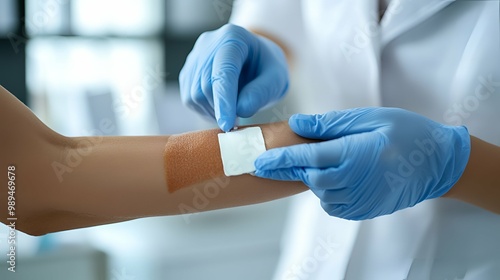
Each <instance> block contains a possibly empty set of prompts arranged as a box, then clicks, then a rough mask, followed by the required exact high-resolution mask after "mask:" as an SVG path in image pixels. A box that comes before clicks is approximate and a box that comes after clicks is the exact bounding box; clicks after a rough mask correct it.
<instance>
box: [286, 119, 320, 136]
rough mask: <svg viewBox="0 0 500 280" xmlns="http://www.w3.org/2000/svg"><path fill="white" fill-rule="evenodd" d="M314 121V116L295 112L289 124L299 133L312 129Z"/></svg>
mask: <svg viewBox="0 0 500 280" xmlns="http://www.w3.org/2000/svg"><path fill="white" fill-rule="evenodd" d="M314 123H315V122H314V116H311V115H303V114H295V115H293V116H291V117H290V119H289V120H288V125H289V126H290V128H291V129H292V130H293V131H294V132H295V133H297V134H301V133H304V132H308V131H310V130H311V127H312V126H314Z"/></svg>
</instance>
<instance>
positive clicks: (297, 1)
mask: <svg viewBox="0 0 500 280" xmlns="http://www.w3.org/2000/svg"><path fill="white" fill-rule="evenodd" d="M230 22H231V23H233V24H236V25H239V26H242V27H244V28H246V29H249V30H258V31H261V32H265V33H266V34H269V35H270V36H273V37H274V38H276V39H277V40H280V43H282V44H283V45H284V46H285V47H286V48H287V49H288V51H290V52H291V53H292V54H294V53H297V52H298V50H299V47H300V42H301V41H302V40H303V34H304V32H303V25H302V12H301V0H235V2H234V5H233V11H232V14H231V18H230Z"/></svg>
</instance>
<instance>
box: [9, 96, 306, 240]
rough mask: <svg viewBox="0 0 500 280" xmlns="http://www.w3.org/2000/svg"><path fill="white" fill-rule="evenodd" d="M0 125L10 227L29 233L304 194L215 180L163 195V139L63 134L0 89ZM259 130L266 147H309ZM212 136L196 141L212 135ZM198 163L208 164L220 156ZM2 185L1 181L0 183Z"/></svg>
mask: <svg viewBox="0 0 500 280" xmlns="http://www.w3.org/2000/svg"><path fill="white" fill-rule="evenodd" d="M0 127H1V128H2V136H1V142H0V152H1V153H0V154H1V157H0V168H2V170H3V171H4V172H7V168H8V166H15V168H16V171H15V174H16V180H15V183H16V193H15V199H16V217H17V218H18V220H17V222H16V228H17V229H18V230H21V231H23V232H25V233H28V234H31V235H43V234H46V233H50V232H56V231H62V230H69V229H76V228H83V227H89V226H95V225H102V224H109V223H115V222H121V221H127V220H131V219H137V218H142V217H150V216H163V215H176V214H183V213H189V212H200V211H207V210H213V209H220V208H227V207H234V206H240V205H248V204H254V203H260V202H265V201H269V200H273V199H278V198H282V197H286V196H290V195H293V194H296V193H299V192H302V191H305V190H307V187H306V186H305V185H303V184H302V183H301V182H279V181H271V180H266V179H262V178H257V177H254V176H251V175H242V176H235V177H225V176H224V175H215V176H212V177H211V179H210V180H205V181H203V182H198V183H196V184H193V185H189V186H186V187H185V188H183V189H181V190H178V191H175V192H173V193H169V192H168V190H167V185H166V180H165V169H164V159H163V152H164V149H165V145H166V143H167V141H168V139H169V136H152V137H75V138H70V137H64V136H62V135H59V134H57V133H55V132H54V131H52V130H51V129H49V128H48V127H47V126H45V125H44V124H43V123H42V122H41V121H40V120H39V119H38V118H37V117H36V116H35V115H34V114H33V113H32V112H31V111H30V110H29V109H28V108H27V107H26V106H24V105H23V104H22V103H21V102H19V101H18V100H17V99H16V98H15V97H14V96H13V95H11V94H10V93H9V92H8V91H7V90H5V89H4V88H1V87H0ZM261 128H262V130H263V134H264V139H265V142H266V146H267V148H268V149H269V148H273V147H280V146H288V145H293V144H299V143H307V142H310V141H309V140H307V139H304V138H301V137H299V136H297V135H296V134H294V133H293V132H292V131H291V130H290V129H289V128H288V124H286V123H274V124H266V125H262V126H261ZM217 132H218V131H215V130H214V131H206V133H201V135H205V136H196V137H207V136H206V135H208V137H217ZM193 135H198V134H193ZM201 140H202V141H203V140H204V139H203V138H202V139H201ZM206 148H207V150H210V149H217V147H206ZM192 160H193V161H195V160H198V158H193V159H192ZM203 160H204V161H206V162H205V163H204V164H206V165H211V164H214V163H215V162H216V161H218V160H220V158H219V157H216V156H213V157H209V158H205V159H203ZM221 173H222V170H218V172H216V174H221ZM4 174H5V173H4ZM222 174H223V173H222ZM7 181H8V179H7V176H1V179H0V184H1V185H2V186H7V183H8V182H7ZM3 189H4V191H2V192H0V205H5V209H4V211H0V218H1V219H2V222H3V223H6V224H8V222H7V217H8V216H7V209H6V208H7V189H6V188H3ZM201 196H203V197H204V199H203V198H200V197H201Z"/></svg>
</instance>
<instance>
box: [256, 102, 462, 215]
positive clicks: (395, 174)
mask: <svg viewBox="0 0 500 280" xmlns="http://www.w3.org/2000/svg"><path fill="white" fill-rule="evenodd" d="M289 124H290V127H291V129H292V130H293V131H294V132H295V133H297V134H298V135H300V136H303V137H306V138H312V139H320V140H326V141H324V142H319V143H314V144H303V145H296V146H290V147H285V148H277V149H272V150H269V151H267V152H265V153H264V154H262V155H261V156H260V157H259V158H258V159H257V160H256V161H255V166H256V169H257V171H256V173H255V175H257V176H259V177H263V178H270V179H276V180H297V181H298V180H300V181H303V182H304V183H305V184H306V185H307V186H309V187H310V188H311V190H312V191H313V192H314V193H315V194H316V195H317V196H318V197H319V198H320V200H321V205H322V207H323V209H324V210H325V211H326V212H327V213H328V214H330V215H332V216H337V217H341V218H345V219H350V220H363V219H370V218H374V217H377V216H381V215H387V214H391V213H393V212H395V211H397V210H400V209H404V208H407V207H411V206H414V205H415V204H417V203H419V202H421V201H423V200H426V199H430V198H436V197H439V196H442V195H443V194H445V193H446V192H447V191H448V190H449V189H450V188H451V187H452V186H453V185H454V184H455V183H456V182H457V181H458V179H459V178H460V176H461V175H462V172H463V171H464V169H465V167H466V165H467V162H468V158H469V154H470V136H469V134H468V132H467V129H466V128H465V127H452V126H446V125H442V124H439V123H436V122H434V121H432V120H430V119H427V118H425V117H423V116H421V115H418V114H415V113H412V112H409V111H405V110H402V109H395V108H359V109H353V110H347V111H336V112H329V113H327V114H324V115H313V116H310V115H294V116H292V117H291V118H290V120H289Z"/></svg>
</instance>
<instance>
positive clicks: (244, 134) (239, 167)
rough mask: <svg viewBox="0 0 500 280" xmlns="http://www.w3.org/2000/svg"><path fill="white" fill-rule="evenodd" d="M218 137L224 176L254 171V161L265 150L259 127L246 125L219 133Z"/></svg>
mask: <svg viewBox="0 0 500 280" xmlns="http://www.w3.org/2000/svg"><path fill="white" fill-rule="evenodd" d="M218 137H219V147H220V153H221V158H222V165H223V168H224V174H225V175H226V176H237V175H242V174H246V173H252V172H254V171H255V166H254V161H255V160H256V159H257V157H259V156H260V155H261V154H262V153H264V152H265V151H266V144H265V142H264V136H263V135H262V130H261V129H260V127H247V128H243V129H239V130H235V131H232V132H227V133H219V134H218Z"/></svg>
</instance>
